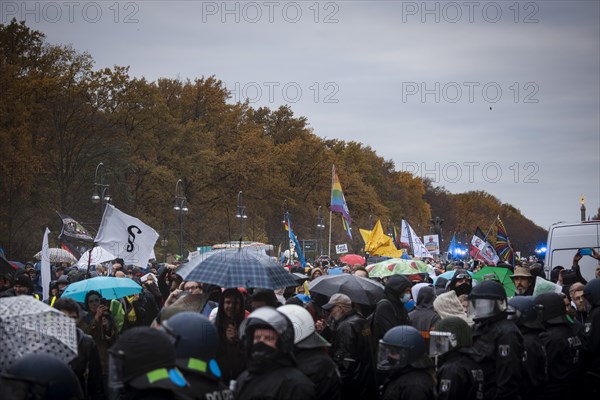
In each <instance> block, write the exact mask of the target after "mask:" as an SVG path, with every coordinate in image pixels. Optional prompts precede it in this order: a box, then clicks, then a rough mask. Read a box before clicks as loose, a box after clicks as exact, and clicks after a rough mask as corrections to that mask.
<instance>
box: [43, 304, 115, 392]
mask: <svg viewBox="0 0 600 400" xmlns="http://www.w3.org/2000/svg"><path fill="white" fill-rule="evenodd" d="M54 308H56V309H57V310H59V311H62V312H63V313H64V314H66V315H68V316H69V317H71V318H73V319H74V320H75V321H76V322H77V321H79V311H80V309H79V305H78V304H77V302H76V301H75V300H73V299H68V298H64V299H58V300H57V301H56V303H55V304H54ZM69 365H70V367H71V369H72V370H73V372H75V375H77V378H78V379H79V383H80V384H81V388H82V389H83V392H84V394H85V398H87V399H91V400H102V399H104V385H103V382H102V366H101V365H100V355H99V353H98V348H97V346H96V343H95V342H94V339H93V338H92V337H91V336H89V335H86V334H85V333H84V332H83V331H82V330H81V329H80V328H77V357H76V358H74V359H73V360H71V362H70V363H69Z"/></svg>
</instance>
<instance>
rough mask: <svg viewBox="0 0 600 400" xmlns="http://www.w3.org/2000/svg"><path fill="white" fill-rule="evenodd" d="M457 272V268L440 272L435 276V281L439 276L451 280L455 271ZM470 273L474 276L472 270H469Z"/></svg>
mask: <svg viewBox="0 0 600 400" xmlns="http://www.w3.org/2000/svg"><path fill="white" fill-rule="evenodd" d="M455 272H456V270H451V271H446V272H444V273H443V274H440V275H438V276H436V277H435V278H433V283H435V282H436V281H437V278H440V277H441V278H446V279H448V280H451V279H452V277H453V276H454V273H455ZM467 272H468V273H469V275H471V276H473V273H472V272H471V271H467Z"/></svg>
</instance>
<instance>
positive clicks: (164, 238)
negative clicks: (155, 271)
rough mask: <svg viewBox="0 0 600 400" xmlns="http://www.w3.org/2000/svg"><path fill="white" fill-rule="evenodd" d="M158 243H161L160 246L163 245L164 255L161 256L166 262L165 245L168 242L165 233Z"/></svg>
mask: <svg viewBox="0 0 600 400" xmlns="http://www.w3.org/2000/svg"><path fill="white" fill-rule="evenodd" d="M160 244H161V246H162V247H163V253H164V256H163V262H165V263H166V262H167V246H168V244H169V239H167V236H166V235H165V237H163V238H162V239H161V240H160Z"/></svg>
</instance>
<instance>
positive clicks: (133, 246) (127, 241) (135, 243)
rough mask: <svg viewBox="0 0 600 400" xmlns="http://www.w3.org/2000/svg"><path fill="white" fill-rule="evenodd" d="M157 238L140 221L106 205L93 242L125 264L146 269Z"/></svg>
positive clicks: (150, 228) (153, 231) (150, 229)
mask: <svg viewBox="0 0 600 400" xmlns="http://www.w3.org/2000/svg"><path fill="white" fill-rule="evenodd" d="M158 236H159V235H158V233H157V232H156V231H155V230H154V229H152V227H150V226H148V225H146V224H145V223H143V222H142V221H141V220H139V219H137V218H135V217H132V216H131V215H127V214H125V213H124V212H122V211H120V210H118V209H117V208H116V207H115V206H113V205H112V204H107V205H106V208H105V209H104V215H103V216H102V222H101V223H100V229H98V235H96V239H95V242H96V244H98V245H100V246H102V247H104V248H105V249H107V250H109V251H110V252H111V253H112V254H114V255H115V257H120V258H122V259H123V261H124V262H125V264H132V265H137V266H139V267H142V268H146V267H147V266H148V260H149V259H150V258H151V256H152V255H153V254H154V245H155V244H156V241H157V240H158Z"/></svg>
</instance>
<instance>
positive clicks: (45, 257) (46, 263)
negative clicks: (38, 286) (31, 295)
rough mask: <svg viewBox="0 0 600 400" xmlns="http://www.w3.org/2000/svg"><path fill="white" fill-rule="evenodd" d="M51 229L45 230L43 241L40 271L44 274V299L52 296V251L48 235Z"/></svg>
mask: <svg viewBox="0 0 600 400" xmlns="http://www.w3.org/2000/svg"><path fill="white" fill-rule="evenodd" d="M49 234H50V229H48V228H46V231H45V232H44V240H43V241H42V261H41V267H40V273H41V275H42V299H44V300H45V299H47V298H48V297H49V296H50V280H51V279H52V278H51V277H50V252H49V250H48V235H49Z"/></svg>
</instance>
